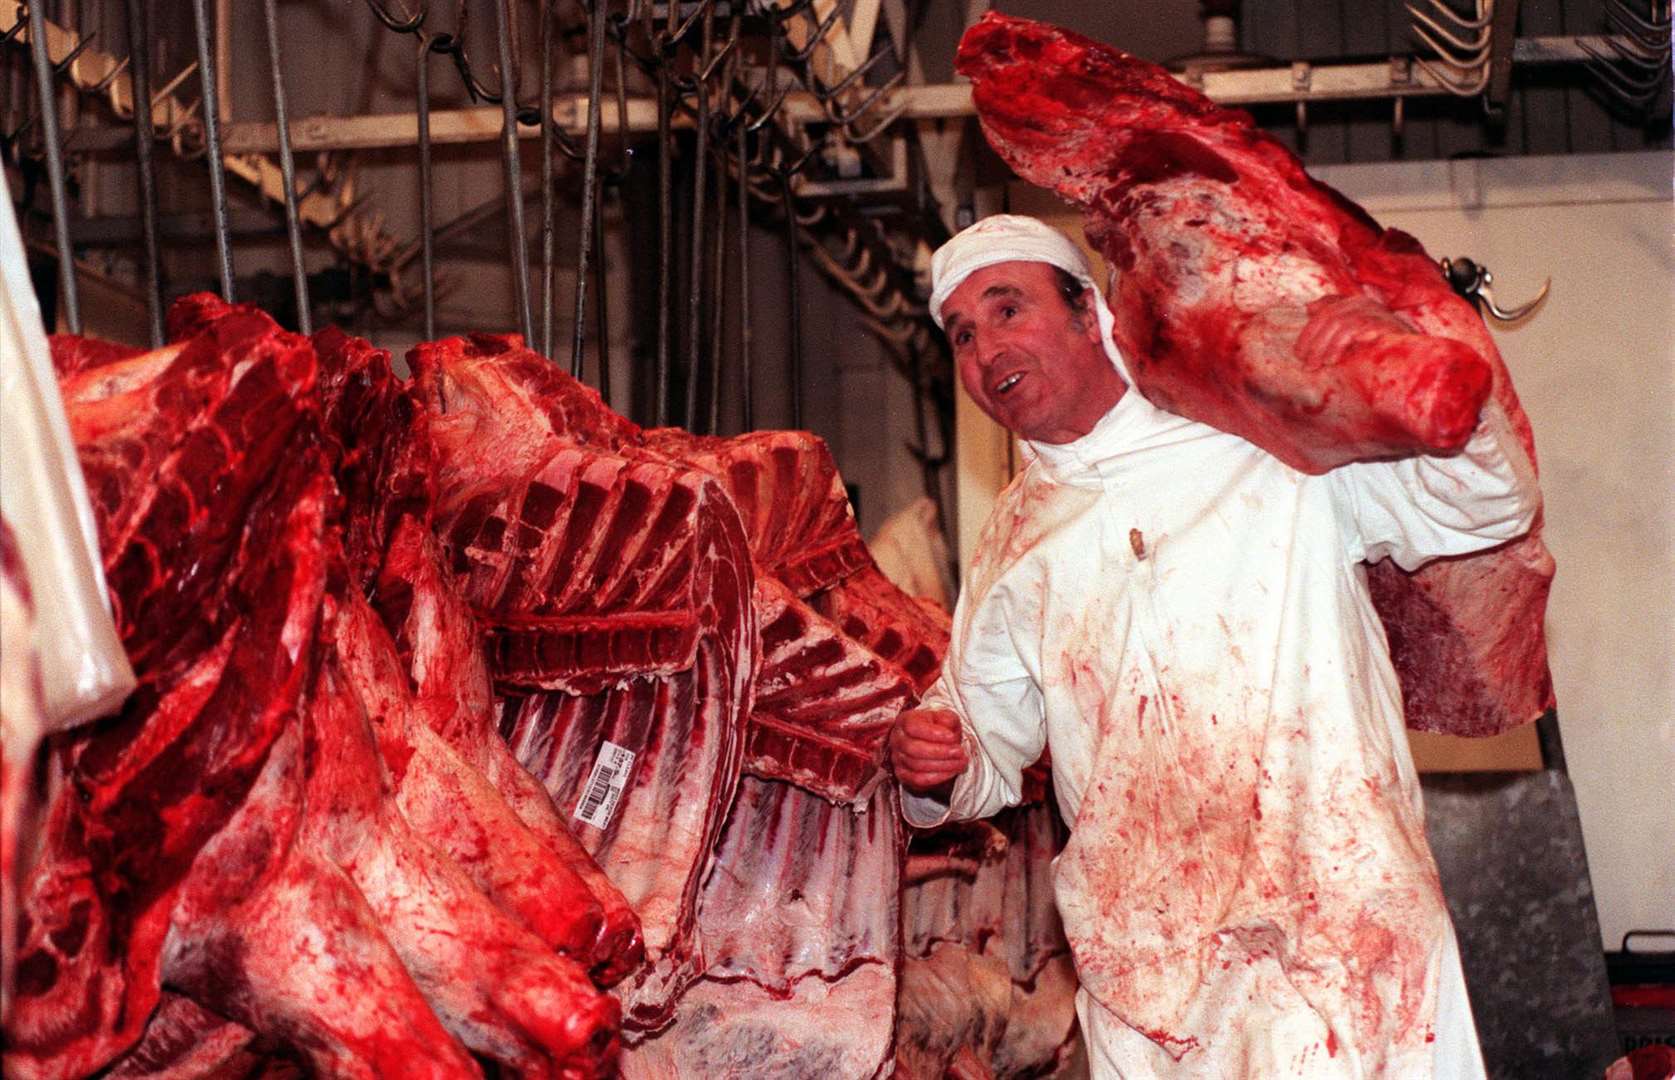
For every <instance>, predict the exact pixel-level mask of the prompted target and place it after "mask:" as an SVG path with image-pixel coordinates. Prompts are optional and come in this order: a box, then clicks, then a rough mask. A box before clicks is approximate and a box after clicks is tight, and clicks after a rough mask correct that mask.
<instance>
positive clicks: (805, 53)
mask: <svg viewBox="0 0 1675 1080" xmlns="http://www.w3.org/2000/svg"><path fill="white" fill-rule="evenodd" d="M842 14H843V9H842V8H840V7H836V6H834V7H833V8H832V13H831V14H830V15H828V16H826V17H825V18H824V19H821V20H819V21H817V22H815V24H814V31H813V33H811V34H810V35H809V39H808V44H806V45H804V46H803V47H802V48H800V49H797V48H793V47H792V46H791V39H790V36H789V35H787V36H786V37H785V39H784V40H783V41H782V42H781V43H780V47H781V48H782V49H784V50H785V54H786V56H788V57H789V58H790V60H791V62H792V63H795V64H804V63H807V62H808V59H809V57H811V56H813V55H814V50H816V49H818V48H819V47H820V43H821V42H823V41H825V40H826V34H827V33H828V32H829V31H830V30H831V29H832V24H833V23H835V22H837V21H838V16H840V15H842ZM809 18H810V21H814V17H813V16H812V15H811V16H809Z"/></svg>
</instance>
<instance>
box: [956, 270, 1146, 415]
mask: <svg viewBox="0 0 1675 1080" xmlns="http://www.w3.org/2000/svg"><path fill="white" fill-rule="evenodd" d="M1084 295H1085V299H1086V301H1087V303H1088V308H1087V310H1085V311H1084V312H1082V313H1081V314H1080V315H1078V314H1077V313H1076V312H1074V311H1073V310H1072V309H1071V307H1070V304H1069V302H1068V301H1066V300H1065V298H1064V294H1063V293H1061V292H1060V291H1059V287H1058V275H1057V272H1056V271H1055V270H1054V268H1053V267H1052V266H1051V265H1050V264H1048V263H1044V262H1004V263H996V264H995V265H993V266H985V267H984V268H983V269H981V270H977V271H974V272H973V273H972V275H971V276H970V277H968V278H966V279H965V280H964V281H962V282H960V285H959V288H957V289H955V290H954V291H953V293H952V294H950V295H949V297H948V299H947V300H945V301H943V304H942V321H943V326H944V328H945V329H946V330H947V333H948V341H949V343H950V344H951V345H952V346H953V348H954V363H955V365H956V366H957V367H958V368H959V372H960V382H961V383H962V384H963V385H964V386H965V389H966V393H968V394H970V395H971V397H972V400H973V401H975V402H977V405H978V407H979V408H981V409H982V410H983V411H984V412H985V413H987V414H988V416H989V418H990V419H992V420H994V421H995V423H997V424H1000V425H1001V426H1002V427H1004V428H1006V429H1007V430H1009V431H1011V432H1013V433H1014V434H1017V435H1019V436H1021V437H1022V438H1025V439H1029V440H1031V441H1032V442H1043V443H1067V442H1073V441H1074V440H1076V439H1079V438H1081V437H1082V436H1083V435H1086V434H1087V433H1088V432H1089V431H1091V430H1093V426H1094V424H1096V423H1098V422H1099V418H1100V417H1102V416H1104V415H1105V414H1106V413H1107V412H1109V411H1110V409H1111V406H1113V405H1115V404H1116V403H1117V399H1118V398H1120V397H1122V394H1123V391H1124V390H1125V389H1127V386H1126V384H1125V383H1124V382H1123V381H1122V376H1121V375H1119V374H1118V373H1117V370H1116V368H1115V367H1113V366H1112V364H1111V360H1110V358H1109V357H1107V356H1106V355H1105V350H1104V348H1103V347H1102V345H1101V344H1100V340H1099V320H1098V319H1097V318H1096V317H1095V316H1094V312H1093V309H1092V305H1093V304H1096V303H1099V298H1098V296H1096V295H1093V296H1087V295H1086V294H1084Z"/></svg>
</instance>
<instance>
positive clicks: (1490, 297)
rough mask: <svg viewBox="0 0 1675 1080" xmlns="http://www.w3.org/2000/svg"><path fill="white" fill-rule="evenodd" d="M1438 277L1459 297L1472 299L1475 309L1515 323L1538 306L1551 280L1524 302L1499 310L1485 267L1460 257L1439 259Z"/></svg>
mask: <svg viewBox="0 0 1675 1080" xmlns="http://www.w3.org/2000/svg"><path fill="white" fill-rule="evenodd" d="M1439 265H1440V267H1441V268H1442V276H1443V279H1444V280H1445V281H1447V282H1448V284H1449V286H1450V287H1451V288H1452V289H1453V290H1454V291H1455V292H1456V293H1457V294H1459V295H1460V296H1461V297H1463V298H1464V299H1466V300H1469V301H1471V302H1472V305H1473V306H1475V307H1479V308H1486V309H1487V310H1488V312H1489V314H1490V315H1493V316H1494V317H1495V318H1496V319H1497V320H1499V321H1500V322H1517V321H1518V320H1519V319H1522V318H1523V317H1524V316H1526V315H1528V314H1529V313H1530V312H1532V311H1534V310H1535V309H1536V308H1537V307H1539V306H1540V305H1541V302H1542V301H1543V300H1545V299H1547V292H1548V290H1549V289H1550V288H1551V287H1552V285H1553V279H1552V278H1548V279H1547V280H1546V281H1543V282H1542V283H1541V291H1540V292H1537V293H1536V294H1535V298H1534V299H1532V300H1530V301H1529V302H1528V303H1524V304H1520V305H1519V306H1517V307H1515V308H1512V309H1511V310H1508V311H1503V310H1502V309H1501V308H1500V307H1499V306H1498V305H1497V304H1496V303H1495V297H1494V294H1492V293H1491V292H1490V291H1489V286H1490V285H1492V284H1493V283H1494V275H1492V274H1491V273H1489V268H1488V267H1486V266H1483V265H1481V264H1479V263H1477V262H1475V261H1473V260H1472V259H1468V258H1466V257H1464V256H1461V257H1460V258H1458V259H1447V258H1445V259H1443V260H1441V262H1440V263H1439Z"/></svg>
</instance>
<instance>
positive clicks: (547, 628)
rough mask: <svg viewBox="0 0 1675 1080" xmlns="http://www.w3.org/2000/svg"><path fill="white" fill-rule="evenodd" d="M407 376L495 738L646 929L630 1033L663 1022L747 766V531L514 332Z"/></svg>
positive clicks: (435, 359) (751, 658) (724, 504)
mask: <svg viewBox="0 0 1675 1080" xmlns="http://www.w3.org/2000/svg"><path fill="white" fill-rule="evenodd" d="M409 361H410V363H411V364H412V366H413V369H414V374H415V379H416V383H417V386H418V388H419V391H420V394H421V396H422V399H423V401H424V403H425V405H426V407H427V408H428V410H429V412H430V414H431V415H430V429H431V432H432V437H433V440H434V445H435V447H436V453H437V458H436V473H435V475H436V478H437V491H438V502H437V513H436V527H437V531H438V534H439V535H440V536H441V537H442V539H443V541H444V543H445V545H446V547H447V549H448V551H449V556H450V563H449V565H450V569H451V570H452V571H453V573H454V574H455V575H456V577H457V580H458V581H459V583H460V585H461V587H462V589H463V592H464V594H465V596H466V598H467V600H468V601H469V602H470V604H471V606H472V608H473V609H474V610H475V611H476V613H477V615H478V617H479V618H480V619H481V620H482V621H483V624H484V626H485V628H486V631H487V635H488V646H489V661H490V668H491V671H492V674H493V676H494V678H495V681H496V685H497V689H498V690H499V691H500V692H501V693H502V694H503V695H504V696H503V698H502V702H501V722H500V729H501V733H502V734H503V735H504V736H505V737H506V739H507V741H508V742H509V743H510V745H511V747H512V750H513V752H514V753H515V754H516V756H517V757H518V759H519V760H520V761H521V762H522V763H523V764H524V766H525V767H526V768H528V769H529V771H530V772H531V773H533V774H534V775H535V776H536V777H537V778H539V779H540V780H541V781H542V782H543V783H544V784H545V786H546V789H547V790H548V791H549V792H550V793H551V794H552V797H553V799H554V800H555V801H556V803H557V804H558V806H560V807H561V808H564V810H565V812H566V813H570V814H571V816H572V818H574V819H575V821H576V823H577V824H576V827H577V829H578V830H579V837H578V838H579V839H580V840H581V842H582V844H583V846H584V847H586V848H587V850H588V852H589V853H590V854H591V855H593V856H594V858H595V859H596V860H597V861H598V862H599V864H600V865H601V866H602V867H603V869H604V871H605V873H606V874H607V875H608V876H609V877H610V878H611V880H612V882H613V883H615V885H616V886H617V888H619V889H620V890H621V892H622V894H623V895H624V896H625V897H626V898H627V900H628V903H629V904H630V905H631V906H632V908H633V910H634V912H635V913H637V914H638V916H639V918H640V924H641V927H642V931H643V935H644V947H645V954H646V963H644V964H642V965H641V966H640V967H639V969H637V970H636V971H635V972H634V974H633V975H632V976H631V977H630V979H629V980H628V982H627V983H625V984H624V986H623V987H621V988H620V990H619V992H620V994H621V995H622V998H623V1001H624V1020H625V1022H626V1023H628V1024H630V1025H632V1026H634V1027H636V1028H639V1029H646V1028H655V1027H658V1026H661V1025H662V1024H664V1023H667V1021H668V1019H669V1017H670V1015H671V1014H672V1010H673V1008H674V1003H675V1000H676V999H677V998H678V996H679V994H680V992H681V991H682V990H683V989H684V988H685V987H686V985H687V984H689V983H690V982H691V981H692V980H693V979H694V978H696V977H697V975H698V974H699V972H700V971H701V970H702V958H701V956H700V954H699V948H698V944H697V942H696V941H695V939H694V904H695V901H696V898H697V893H698V887H699V885H700V884H701V882H702V880H703V877H704V875H705V873H706V872H707V869H708V867H709V865H710V862H711V858H712V855H711V853H712V851H713V849H714V846H715V843H716V840H717V838H718V836H719V832H720V828H721V825H722V822H723V820H724V818H725V814H726V811H727V808H728V806H729V805H730V804H731V802H732V798H733V792H734V789H735V787H736V785H737V783H738V775H739V762H740V760H741V757H742V754H743V750H744V739H743V728H744V722H745V720H746V718H747V717H748V715H749V701H748V695H749V688H750V682H751V678H752V675H753V673H754V670H755V664H756V660H755V655H756V654H755V636H756V626H755V619H754V614H753V611H752V609H751V606H750V590H751V580H752V569H751V562H750V553H749V551H748V549H747V547H746V544H745V538H744V533H743V529H742V528H741V526H740V524H739V519H738V515H737V513H736V512H735V511H734V510H733V508H732V505H731V504H730V503H729V502H728V500H727V497H726V495H725V493H724V492H722V490H721V488H720V487H719V485H717V484H716V483H715V481H714V480H712V479H710V478H709V477H708V476H706V475H704V474H703V473H700V472H698V471H696V470H693V469H689V468H684V467H681V466H679V465H676V464H672V463H670V462H668V461H667V460H665V459H663V458H660V457H658V456H656V455H652V454H648V453H646V452H644V451H642V450H639V449H638V448H637V447H636V446H635V445H634V439H635V435H636V433H637V429H636V428H635V427H634V425H632V424H630V423H629V422H628V421H626V420H623V419H621V418H620V417H617V416H616V415H615V414H614V413H611V412H610V410H608V409H606V408H605V407H604V405H603V403H602V402H601V401H600V399H599V397H598V395H597V394H596V393H594V392H593V391H591V390H588V389H587V388H585V387H583V386H582V385H581V384H580V383H577V382H575V381H574V380H571V379H569V378H568V377H566V376H564V375H562V374H561V373H559V372H558V371H557V369H556V368H555V367H554V366H553V365H552V364H551V363H550V362H549V361H547V360H546V359H544V358H542V357H540V356H539V355H537V354H535V353H533V352H530V351H529V350H527V349H524V348H523V347H522V345H521V342H520V341H519V340H518V339H516V338H514V337H506V336H493V335H479V336H477V337H473V338H471V339H469V340H466V339H460V338H452V339H447V340H444V341H440V342H434V343H430V344H427V345H421V346H419V347H417V348H416V349H414V350H413V352H412V353H411V354H410V356H409ZM572 811H573V813H572Z"/></svg>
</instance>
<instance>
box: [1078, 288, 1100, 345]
mask: <svg viewBox="0 0 1675 1080" xmlns="http://www.w3.org/2000/svg"><path fill="white" fill-rule="evenodd" d="M1103 302H1104V301H1102V300H1101V299H1100V297H1099V290H1098V289H1095V288H1091V287H1090V288H1086V289H1083V290H1082V322H1083V323H1084V324H1086V325H1084V326H1083V328H1082V329H1083V332H1084V333H1086V334H1087V336H1088V340H1089V341H1091V342H1093V343H1094V344H1095V345H1098V346H1099V347H1100V348H1102V349H1103V348H1104V347H1105V344H1104V342H1102V341H1100V340H1099V311H1098V310H1097V309H1096V308H1095V307H1094V305H1095V304H1100V303H1103Z"/></svg>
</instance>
